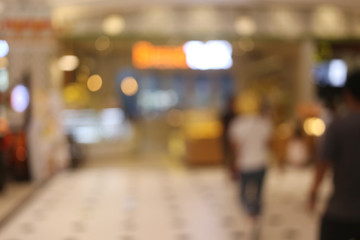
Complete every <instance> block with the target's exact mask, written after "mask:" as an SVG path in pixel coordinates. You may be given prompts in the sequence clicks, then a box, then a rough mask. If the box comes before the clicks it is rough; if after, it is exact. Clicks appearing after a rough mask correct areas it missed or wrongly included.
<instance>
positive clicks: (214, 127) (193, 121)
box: [183, 110, 224, 165]
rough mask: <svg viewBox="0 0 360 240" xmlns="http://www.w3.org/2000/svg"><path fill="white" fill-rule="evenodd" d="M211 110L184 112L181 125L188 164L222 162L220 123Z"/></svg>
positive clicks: (221, 128)
mask: <svg viewBox="0 0 360 240" xmlns="http://www.w3.org/2000/svg"><path fill="white" fill-rule="evenodd" d="M218 119H219V117H218V114H217V113H216V112H214V111H211V110H196V111H195V110H191V111H187V112H186V113H185V124H184V126H183V131H184V136H185V143H186V155H185V159H186V162H187V163H188V164H190V165H212V164H220V163H222V162H223V159H224V153H223V142H222V134H223V127H222V123H221V122H220V121H219V120H218Z"/></svg>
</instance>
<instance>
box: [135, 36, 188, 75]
mask: <svg viewBox="0 0 360 240" xmlns="http://www.w3.org/2000/svg"><path fill="white" fill-rule="evenodd" d="M132 58H133V59H132V60H133V64H134V66H135V67H136V68H140V69H148V68H157V69H187V68H189V67H188V65H187V64H186V56H185V53H184V51H183V48H182V46H154V45H152V44H151V43H149V42H145V41H142V42H137V43H136V44H135V45H134V47H133V50H132Z"/></svg>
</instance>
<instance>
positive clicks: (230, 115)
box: [221, 97, 237, 180]
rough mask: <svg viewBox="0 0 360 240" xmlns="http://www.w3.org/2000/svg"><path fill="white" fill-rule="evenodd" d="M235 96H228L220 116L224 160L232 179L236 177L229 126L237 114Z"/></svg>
mask: <svg viewBox="0 0 360 240" xmlns="http://www.w3.org/2000/svg"><path fill="white" fill-rule="evenodd" d="M234 105H235V98H234V97H230V98H229V100H228V102H227V105H226V109H225V111H224V113H223V115H222V116H221V122H222V124H223V149H224V162H225V164H226V166H227V167H228V169H229V171H230V175H231V178H232V179H234V180H235V179H236V175H237V174H236V169H235V163H234V156H233V153H232V149H231V146H230V142H229V136H228V135H229V134H228V131H229V126H230V123H231V122H232V120H234V118H235V117H236V116H237V115H236V112H235V106H234Z"/></svg>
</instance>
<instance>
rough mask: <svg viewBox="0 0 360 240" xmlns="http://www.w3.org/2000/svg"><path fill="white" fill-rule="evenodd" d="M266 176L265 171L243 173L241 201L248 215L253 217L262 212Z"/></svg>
mask: <svg viewBox="0 0 360 240" xmlns="http://www.w3.org/2000/svg"><path fill="white" fill-rule="evenodd" d="M264 176H265V170H264V169H262V170H259V171H254V172H243V173H241V179H240V181H241V200H242V203H243V205H244V207H245V209H246V211H247V212H248V214H249V215H251V216H253V217H256V216H257V215H259V214H260V212H261V196H262V194H261V193H262V186H263V181H264Z"/></svg>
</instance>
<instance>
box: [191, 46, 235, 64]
mask: <svg viewBox="0 0 360 240" xmlns="http://www.w3.org/2000/svg"><path fill="white" fill-rule="evenodd" d="M184 52H185V55H186V62H187V64H188V66H189V67H190V68H191V69H200V70H210V69H215V70H216V69H229V68H231V67H232V64H233V61H232V47H231V44H230V43H229V42H227V41H208V42H206V43H203V42H200V41H190V42H187V43H185V45H184Z"/></svg>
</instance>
